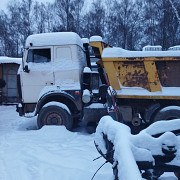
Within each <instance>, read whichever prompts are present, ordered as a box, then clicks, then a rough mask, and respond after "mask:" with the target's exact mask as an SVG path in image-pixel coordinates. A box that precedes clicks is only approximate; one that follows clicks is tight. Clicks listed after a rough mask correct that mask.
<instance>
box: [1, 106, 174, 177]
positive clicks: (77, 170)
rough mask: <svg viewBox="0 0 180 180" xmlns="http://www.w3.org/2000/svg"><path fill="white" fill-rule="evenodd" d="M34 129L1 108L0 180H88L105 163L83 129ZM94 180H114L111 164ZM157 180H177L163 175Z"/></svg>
mask: <svg viewBox="0 0 180 180" xmlns="http://www.w3.org/2000/svg"><path fill="white" fill-rule="evenodd" d="M74 131H75V132H69V131H67V130H66V129H65V128H64V127H53V126H48V127H43V128H42V129H40V130H37V128H36V118H29V119H27V118H23V117H19V116H18V114H17V113H16V111H15V106H0V180H50V179H52V180H56V179H57V180H91V178H92V176H93V175H94V173H95V172H96V170H97V169H98V168H99V167H100V166H101V165H102V164H103V163H104V162H105V160H104V159H103V158H100V159H99V160H96V161H93V159H95V158H96V157H98V156H99V154H98V152H97V151H96V148H95V146H94V142H93V141H94V134H92V135H89V134H87V132H86V131H85V130H84V128H83V127H80V128H78V129H75V130H74ZM94 180H113V174H112V169H111V165H110V164H106V165H104V166H103V167H102V169H101V170H100V171H99V172H98V173H97V175H96V176H95V178H94ZM159 180H177V178H176V177H175V176H174V175H173V173H165V174H164V175H162V177H160V178H159Z"/></svg>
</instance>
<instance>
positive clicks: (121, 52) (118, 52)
mask: <svg viewBox="0 0 180 180" xmlns="http://www.w3.org/2000/svg"><path fill="white" fill-rule="evenodd" d="M110 57H180V51H128V50H125V49H122V48H117V47H113V48H105V49H104V50H103V53H102V58H110Z"/></svg>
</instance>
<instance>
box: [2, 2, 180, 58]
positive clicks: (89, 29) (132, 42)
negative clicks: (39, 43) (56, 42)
mask: <svg viewBox="0 0 180 180" xmlns="http://www.w3.org/2000/svg"><path fill="white" fill-rule="evenodd" d="M87 1H88V0H55V1H54V2H53V3H50V2H46V3H42V2H38V0H10V1H9V3H8V6H7V10H6V11H3V10H1V11H0V56H11V57H21V54H22V48H23V47H24V44H25V40H26V38H27V36H29V35H31V34H34V33H45V32H61V31H73V32H76V33H78V34H79V35H80V37H87V38H89V37H90V36H92V35H99V36H102V37H103V39H104V41H105V42H106V43H108V44H110V45H112V46H119V47H122V48H124V49H128V50H142V47H143V46H145V45H161V46H162V48H163V50H167V49H168V48H169V47H171V46H175V45H180V20H179V18H178V14H180V1H179V0H158V1H157V0H93V1H92V2H91V3H89V4H88V6H87ZM85 4H86V6H85Z"/></svg>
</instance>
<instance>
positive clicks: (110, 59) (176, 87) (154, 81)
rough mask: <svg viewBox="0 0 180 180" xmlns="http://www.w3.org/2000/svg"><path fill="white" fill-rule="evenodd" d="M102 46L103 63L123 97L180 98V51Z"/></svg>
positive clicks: (110, 79)
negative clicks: (135, 49)
mask: <svg viewBox="0 0 180 180" xmlns="http://www.w3.org/2000/svg"><path fill="white" fill-rule="evenodd" d="M90 45H92V46H93V47H96V48H99V53H100V54H101V60H100V62H101V65H103V67H104V68H105V72H106V73H107V76H108V79H109V82H110V85H111V86H112V87H113V89H114V90H116V92H117V96H118V97H119V98H135V99H137V98H138V99H142V98H143V99H180V51H127V50H124V49H122V48H111V47H107V48H104V44H103V43H102V42H93V43H90Z"/></svg>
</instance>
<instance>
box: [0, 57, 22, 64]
mask: <svg viewBox="0 0 180 180" xmlns="http://www.w3.org/2000/svg"><path fill="white" fill-rule="evenodd" d="M21 62H22V59H21V58H13V57H6V56H0V64H6V63H7V64H9V63H15V64H21Z"/></svg>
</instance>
